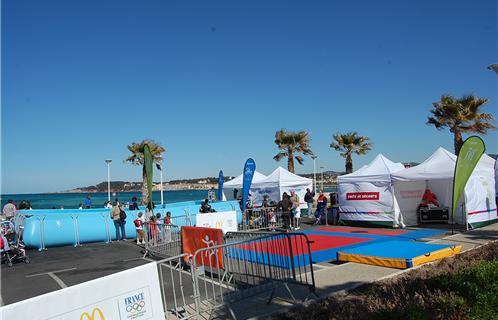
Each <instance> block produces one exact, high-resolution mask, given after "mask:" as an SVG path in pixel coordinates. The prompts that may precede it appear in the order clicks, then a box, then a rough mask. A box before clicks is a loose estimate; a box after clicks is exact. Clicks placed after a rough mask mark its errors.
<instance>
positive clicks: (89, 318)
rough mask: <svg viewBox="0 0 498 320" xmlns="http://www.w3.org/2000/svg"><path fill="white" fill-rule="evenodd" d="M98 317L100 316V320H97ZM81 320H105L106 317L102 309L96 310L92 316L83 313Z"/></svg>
mask: <svg viewBox="0 0 498 320" xmlns="http://www.w3.org/2000/svg"><path fill="white" fill-rule="evenodd" d="M96 315H99V318H100V319H98V318H96V317H95V316H96ZM80 320H105V317H104V313H103V312H102V310H100V308H94V309H93V310H92V313H91V314H89V313H88V312H83V313H82V314H81V316H80Z"/></svg>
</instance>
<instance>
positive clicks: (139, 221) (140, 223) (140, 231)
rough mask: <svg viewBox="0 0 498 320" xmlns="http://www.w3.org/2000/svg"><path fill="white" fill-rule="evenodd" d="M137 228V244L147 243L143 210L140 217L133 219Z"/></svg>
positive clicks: (139, 214)
mask: <svg viewBox="0 0 498 320" xmlns="http://www.w3.org/2000/svg"><path fill="white" fill-rule="evenodd" d="M133 223H134V224H135V229H136V230H137V244H141V243H145V233H144V219H143V214H142V212H139V213H138V218H136V219H135V220H133Z"/></svg>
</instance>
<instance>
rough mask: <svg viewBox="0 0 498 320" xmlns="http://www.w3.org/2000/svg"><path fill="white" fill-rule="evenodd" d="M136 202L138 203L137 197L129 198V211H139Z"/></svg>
mask: <svg viewBox="0 0 498 320" xmlns="http://www.w3.org/2000/svg"><path fill="white" fill-rule="evenodd" d="M137 201H138V199H137V197H133V198H131V202H132V203H131V204H130V208H129V209H130V210H139V208H138V203H137Z"/></svg>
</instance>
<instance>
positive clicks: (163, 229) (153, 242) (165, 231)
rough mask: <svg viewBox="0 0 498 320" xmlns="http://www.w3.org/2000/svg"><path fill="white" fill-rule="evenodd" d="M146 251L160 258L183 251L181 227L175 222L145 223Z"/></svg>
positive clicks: (145, 254)
mask: <svg viewBox="0 0 498 320" xmlns="http://www.w3.org/2000/svg"><path fill="white" fill-rule="evenodd" d="M143 231H144V242H145V243H144V244H145V253H144V257H145V256H147V255H150V256H155V257H159V258H165V257H172V256H176V255H179V254H180V252H181V240H180V227H179V226H177V225H173V224H162V223H161V224H159V223H153V222H146V223H145V224H144V225H143Z"/></svg>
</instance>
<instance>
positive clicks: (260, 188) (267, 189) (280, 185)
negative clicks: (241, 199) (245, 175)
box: [251, 167, 313, 208]
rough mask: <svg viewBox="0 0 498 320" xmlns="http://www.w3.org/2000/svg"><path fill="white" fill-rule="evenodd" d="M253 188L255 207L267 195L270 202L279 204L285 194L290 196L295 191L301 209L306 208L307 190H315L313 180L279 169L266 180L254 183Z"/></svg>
mask: <svg viewBox="0 0 498 320" xmlns="http://www.w3.org/2000/svg"><path fill="white" fill-rule="evenodd" d="M253 188H254V189H251V192H252V198H253V204H254V206H259V205H261V203H262V201H263V197H264V196H265V195H267V196H268V197H269V199H270V201H274V202H278V201H280V200H281V197H282V194H283V193H284V192H287V194H289V195H290V192H291V191H295V192H296V194H297V195H298V196H299V200H300V202H301V208H305V207H306V203H305V202H304V195H305V194H306V189H307V188H309V189H310V190H311V189H312V188H313V180H312V179H308V178H304V177H301V176H298V175H297V174H294V173H292V172H290V171H287V170H285V169H284V168H282V167H278V168H277V169H275V171H273V172H272V173H271V174H270V175H269V176H268V177H266V179H263V180H261V181H259V182H255V183H253Z"/></svg>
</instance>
